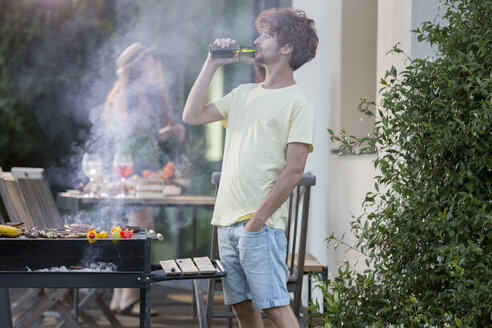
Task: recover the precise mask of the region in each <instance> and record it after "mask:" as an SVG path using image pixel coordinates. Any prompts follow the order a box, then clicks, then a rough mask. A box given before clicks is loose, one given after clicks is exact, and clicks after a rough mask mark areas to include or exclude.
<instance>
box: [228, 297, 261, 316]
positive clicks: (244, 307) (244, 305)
mask: <svg viewBox="0 0 492 328" xmlns="http://www.w3.org/2000/svg"><path fill="white" fill-rule="evenodd" d="M232 308H233V310H234V313H235V314H236V316H238V317H242V316H247V315H251V314H253V313H254V312H255V311H256V309H255V308H254V307H253V303H252V302H251V300H246V301H242V302H240V303H236V304H233V305H232Z"/></svg>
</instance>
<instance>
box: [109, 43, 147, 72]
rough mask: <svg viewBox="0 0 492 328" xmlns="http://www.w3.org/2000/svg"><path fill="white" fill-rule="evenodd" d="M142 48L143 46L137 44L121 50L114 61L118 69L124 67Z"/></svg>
mask: <svg viewBox="0 0 492 328" xmlns="http://www.w3.org/2000/svg"><path fill="white" fill-rule="evenodd" d="M143 47H144V46H143V45H142V44H140V43H138V42H135V43H133V44H132V45H130V46H129V47H128V48H126V49H125V50H123V52H122V53H121V55H120V56H119V57H118V59H116V66H117V67H119V68H121V67H123V65H125V64H126V63H127V62H128V61H129V60H130V58H133V57H134V56H135V55H136V54H137V53H139V52H141V50H142V49H143Z"/></svg>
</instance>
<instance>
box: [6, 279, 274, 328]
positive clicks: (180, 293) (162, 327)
mask: <svg viewBox="0 0 492 328" xmlns="http://www.w3.org/2000/svg"><path fill="white" fill-rule="evenodd" d="M177 287H179V288H176V286H169V285H166V286H159V285H152V296H151V297H152V311H156V312H158V315H157V316H153V317H152V319H151V321H152V327H153V328H168V327H169V328H170V327H183V328H192V327H198V320H197V318H196V317H195V316H194V315H193V312H194V309H193V306H192V293H191V289H190V288H191V283H190V284H189V286H186V285H183V286H177ZM21 291H22V290H21V289H10V298H11V301H15V298H16V297H18V296H19V295H20V294H21ZM81 293H83V291H81ZM104 298H105V299H106V302H107V304H109V302H110V299H111V289H108V290H107V291H106V292H105V297H104ZM216 304H217V306H218V307H219V308H217V310H225V309H226V308H225V306H224V305H223V299H222V298H221V297H220V296H219V297H216ZM25 310H26V311H29V310H30V309H29V304H26V309H25ZM88 313H89V314H90V315H91V316H92V317H93V318H94V319H95V321H96V323H97V325H98V327H105V328H107V327H111V324H110V323H109V322H108V320H107V319H106V318H105V317H104V315H103V314H102V313H101V312H100V311H99V310H98V309H97V308H96V307H95V305H94V307H91V308H90V309H89V310H88ZM48 314H51V315H56V313H52V312H49V313H48ZM116 317H117V318H118V320H119V321H120V322H121V324H122V325H123V327H138V326H139V318H137V317H130V316H123V315H119V314H117V315H116ZM14 322H15V318H14ZM58 323H59V320H58V319H57V318H56V317H53V316H47V317H45V318H44V319H43V320H42V321H41V322H40V323H39V324H38V325H36V326H33V327H56V326H57V325H58ZM79 323H80V324H81V326H82V327H90V328H92V327H91V326H89V325H88V324H85V323H84V322H83V321H82V320H79ZM212 326H213V327H217V328H223V327H228V322H227V319H213V321H212ZM232 326H233V327H238V324H237V321H235V320H233V325H232ZM265 327H273V325H272V324H271V321H269V320H268V319H265Z"/></svg>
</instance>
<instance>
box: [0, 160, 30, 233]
mask: <svg viewBox="0 0 492 328" xmlns="http://www.w3.org/2000/svg"><path fill="white" fill-rule="evenodd" d="M0 195H1V196H2V201H3V204H4V206H5V209H6V210H7V214H8V216H9V219H10V221H11V222H24V224H25V226H27V227H32V226H33V222H32V219H31V216H30V215H29V211H28V210H27V205H26V203H25V201H24V198H23V197H22V194H21V192H20V190H19V185H18V183H17V181H15V179H14V176H13V174H12V173H10V172H3V171H2V169H1V168H0Z"/></svg>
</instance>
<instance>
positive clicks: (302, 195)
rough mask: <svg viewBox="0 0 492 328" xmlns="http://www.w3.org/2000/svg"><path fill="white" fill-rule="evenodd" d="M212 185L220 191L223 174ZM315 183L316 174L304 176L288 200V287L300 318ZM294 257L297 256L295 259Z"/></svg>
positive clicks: (215, 252)
mask: <svg viewBox="0 0 492 328" xmlns="http://www.w3.org/2000/svg"><path fill="white" fill-rule="evenodd" d="M212 183H213V184H214V185H215V187H216V192H217V191H218V188H219V184H220V172H214V173H213V174H212ZM315 184H316V177H315V176H314V175H311V174H304V176H303V177H302V179H301V181H299V183H298V184H297V186H296V187H295V188H294V190H293V192H292V193H291V195H290V197H289V199H288V217H287V222H286V228H285V234H286V237H287V254H286V255H287V256H286V264H287V267H288V268H289V281H288V284H287V287H288V289H289V291H290V292H293V293H294V298H293V300H292V308H293V310H294V314H295V315H296V317H298V318H299V314H300V308H301V291H302V283H303V275H304V260H305V256H306V245H307V230H308V219H309V202H310V196H311V187H312V186H314V185H315ZM292 254H295V255H294V256H292ZM218 256H219V251H218V243H217V229H216V227H215V226H214V228H213V235H212V249H211V257H212V258H214V259H217V258H218Z"/></svg>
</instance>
